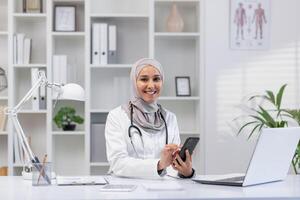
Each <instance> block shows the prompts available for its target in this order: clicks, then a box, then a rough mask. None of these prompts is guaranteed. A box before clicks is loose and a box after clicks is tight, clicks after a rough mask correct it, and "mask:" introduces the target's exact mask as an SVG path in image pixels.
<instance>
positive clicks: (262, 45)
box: [230, 0, 270, 50]
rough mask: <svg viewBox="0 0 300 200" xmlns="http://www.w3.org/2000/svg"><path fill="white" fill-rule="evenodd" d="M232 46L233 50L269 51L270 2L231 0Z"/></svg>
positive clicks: (264, 0) (262, 0)
mask: <svg viewBox="0 0 300 200" xmlns="http://www.w3.org/2000/svg"><path fill="white" fill-rule="evenodd" d="M230 15H231V17H230V32H231V33H230V37H231V38H230V43H231V44H230V46H231V48H232V49H246V50H247V49H268V48H269V43H270V0H231V7H230Z"/></svg>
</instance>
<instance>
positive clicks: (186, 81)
mask: <svg viewBox="0 0 300 200" xmlns="http://www.w3.org/2000/svg"><path fill="white" fill-rule="evenodd" d="M175 86H176V96H191V83H190V77H189V76H176V77H175Z"/></svg>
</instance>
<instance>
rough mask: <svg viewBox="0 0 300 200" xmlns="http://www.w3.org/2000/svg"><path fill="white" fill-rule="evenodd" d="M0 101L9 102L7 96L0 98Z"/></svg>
mask: <svg viewBox="0 0 300 200" xmlns="http://www.w3.org/2000/svg"><path fill="white" fill-rule="evenodd" d="M0 100H8V97H7V96H0Z"/></svg>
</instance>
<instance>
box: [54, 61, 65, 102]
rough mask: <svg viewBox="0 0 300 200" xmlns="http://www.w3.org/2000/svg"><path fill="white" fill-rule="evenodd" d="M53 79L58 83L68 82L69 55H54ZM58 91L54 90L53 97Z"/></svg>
mask: <svg viewBox="0 0 300 200" xmlns="http://www.w3.org/2000/svg"><path fill="white" fill-rule="evenodd" d="M52 81H53V82H54V83H58V84H66V83H67V56H66V55H53V57H52ZM57 94H58V93H57V92H56V91H54V90H52V96H53V98H56V97H57Z"/></svg>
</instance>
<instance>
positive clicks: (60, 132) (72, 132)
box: [52, 131, 85, 136]
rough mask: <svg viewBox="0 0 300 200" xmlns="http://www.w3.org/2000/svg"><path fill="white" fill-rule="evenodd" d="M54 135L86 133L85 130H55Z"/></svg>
mask: <svg viewBox="0 0 300 200" xmlns="http://www.w3.org/2000/svg"><path fill="white" fill-rule="evenodd" d="M52 135H54V136H55V135H72V136H73V135H75V136H76V135H85V132H84V131H53V132H52Z"/></svg>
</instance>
